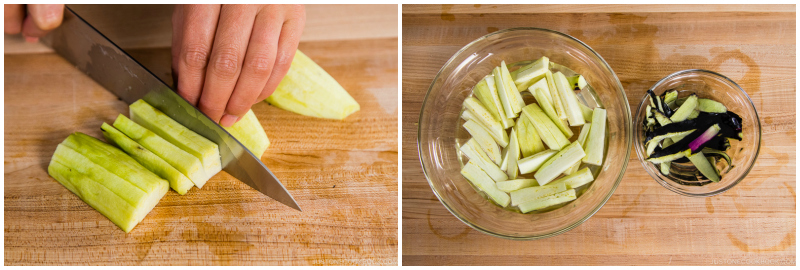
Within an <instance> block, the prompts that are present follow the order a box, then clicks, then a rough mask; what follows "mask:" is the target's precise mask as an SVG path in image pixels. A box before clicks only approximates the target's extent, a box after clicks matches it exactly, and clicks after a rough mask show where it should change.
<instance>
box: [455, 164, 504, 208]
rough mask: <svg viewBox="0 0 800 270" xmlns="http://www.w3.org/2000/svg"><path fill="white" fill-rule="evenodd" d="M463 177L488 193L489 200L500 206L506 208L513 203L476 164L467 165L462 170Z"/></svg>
mask: <svg viewBox="0 0 800 270" xmlns="http://www.w3.org/2000/svg"><path fill="white" fill-rule="evenodd" d="M461 175H463V176H464V177H465V178H467V180H469V181H470V182H472V184H473V185H474V186H475V187H477V188H478V189H479V190H481V191H483V192H484V193H486V195H488V196H489V198H491V199H492V200H493V201H494V202H495V203H497V204H498V205H500V206H502V207H506V206H508V203H509V202H510V201H511V199H510V198H509V196H508V194H506V193H505V192H503V191H501V190H499V189H497V186H496V185H495V182H493V181H492V180H491V178H490V177H489V176H488V175H486V173H484V172H483V170H481V168H479V167H478V166H477V165H475V163H472V162H469V163H467V165H466V166H464V168H462V169H461Z"/></svg>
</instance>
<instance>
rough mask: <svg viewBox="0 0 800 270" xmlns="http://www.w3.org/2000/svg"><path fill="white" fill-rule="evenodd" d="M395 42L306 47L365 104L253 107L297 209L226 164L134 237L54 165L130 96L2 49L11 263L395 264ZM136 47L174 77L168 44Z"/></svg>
mask: <svg viewBox="0 0 800 270" xmlns="http://www.w3.org/2000/svg"><path fill="white" fill-rule="evenodd" d="M394 14H395V15H396V14H397V12H396V10H395V12H394ZM389 16H391V13H390V14H389ZM395 21H396V20H395ZM392 27H394V28H395V29H396V28H397V26H396V24H395V25H394V26H392ZM395 31H396V30H395ZM397 45H398V40H397V37H388V38H387V37H381V36H378V37H375V38H367V37H358V38H355V39H343V40H327V41H310V42H302V43H301V44H300V50H302V51H303V52H304V53H306V54H307V55H308V56H309V57H311V58H312V59H314V60H315V61H316V62H317V63H318V64H319V65H320V66H322V67H323V68H324V69H325V70H327V71H328V72H329V73H330V74H331V76H333V77H334V78H335V79H336V80H337V81H339V83H340V84H341V85H342V86H343V87H344V88H345V89H347V90H348V92H349V93H350V94H351V95H352V96H353V98H355V100H356V101H358V103H359V104H360V105H361V111H359V112H357V113H355V114H353V115H351V116H350V117H348V118H347V119H345V120H343V121H334V120H323V119H316V118H311V117H305V116H301V115H297V114H294V113H291V112H288V111H284V110H280V109H278V108H276V107H273V106H270V105H269V104H267V103H259V104H256V105H254V106H253V111H254V112H255V114H256V115H257V116H258V118H259V120H260V122H261V124H262V125H263V126H264V129H265V130H266V133H267V135H268V136H269V139H270V141H271V143H272V144H271V145H270V148H269V149H268V150H267V152H266V153H265V154H264V155H263V156H262V157H261V160H262V161H263V162H264V163H265V164H266V165H267V167H269V168H270V169H271V170H272V172H273V173H274V174H275V175H276V176H277V177H278V178H279V179H280V180H281V181H282V182H283V184H284V185H285V186H286V188H287V189H288V190H289V192H291V193H292V195H293V196H294V198H295V199H296V200H297V202H298V203H299V204H300V206H301V207H302V208H303V210H304V211H303V212H299V211H296V210H294V209H292V208H289V207H287V206H284V205H283V204H281V203H278V202H276V201H274V200H272V199H270V198H269V197H266V196H265V195H263V194H261V193H259V192H258V191H255V190H253V189H252V188H250V187H249V186H247V185H245V184H243V183H241V182H239V181H238V180H236V179H234V178H233V177H231V176H230V175H228V174H227V173H225V172H222V173H220V174H218V175H216V176H214V177H213V178H211V180H209V182H208V183H207V184H206V186H204V187H203V189H200V190H198V189H197V188H196V187H195V188H193V189H192V190H190V191H189V192H188V193H187V194H186V195H184V196H181V195H178V194H177V193H175V192H174V191H170V192H169V193H167V195H166V196H165V197H164V198H163V199H162V200H161V201H160V202H159V204H158V205H157V206H156V207H155V209H153V211H152V212H150V213H149V214H148V215H147V217H146V218H145V219H144V220H143V221H142V222H141V223H139V225H137V226H136V228H134V229H133V231H131V232H130V233H127V234H126V233H124V232H123V231H122V230H120V229H119V228H117V227H116V226H115V225H114V224H113V223H111V222H110V221H109V220H108V219H106V218H105V217H103V216H102V215H101V214H100V213H98V212H97V211H95V210H94V209H92V208H91V207H90V206H88V205H87V204H86V203H84V202H82V201H81V200H80V199H79V198H78V197H77V196H75V195H73V194H72V193H71V192H70V191H69V190H67V189H66V188H64V187H63V186H61V185H60V184H59V183H58V182H56V181H55V180H54V179H53V178H51V177H50V176H49V175H48V174H47V171H46V168H47V164H48V163H49V161H50V157H51V155H52V153H53V151H54V150H55V147H56V146H57V144H58V143H60V142H61V141H62V140H64V138H66V137H67V135H69V134H70V133H72V132H76V131H80V132H84V133H87V134H89V135H92V136H95V137H98V138H102V134H101V132H100V128H99V127H100V124H101V123H103V122H108V123H111V122H113V121H114V119H115V118H116V116H117V115H118V114H120V113H121V114H125V115H127V114H128V109H127V105H126V104H125V103H123V102H122V101H119V100H118V99H117V98H116V97H115V96H114V95H112V94H111V93H110V92H107V91H106V90H104V89H103V88H102V87H100V86H99V85H98V84H96V83H95V82H94V81H92V80H91V79H90V78H89V77H87V76H86V75H84V74H83V73H81V72H80V71H79V70H77V69H76V68H74V66H72V65H71V64H69V63H68V62H66V61H65V60H63V59H61V58H60V57H59V56H57V55H55V54H52V53H44V54H15V55H9V54H6V55H5V62H4V67H5V73H4V79H5V85H4V86H5V108H4V112H5V118H4V120H5V126H4V127H5V133H4V134H5V143H4V146H5V152H4V177H5V180H4V192H5V201H4V206H5V211H4V222H5V223H4V240H5V241H4V244H5V252H4V255H5V264H6V265H42V264H48V265H52V264H70V265H74V264H78V265H98V264H99V265H105V264H123V265H130V264H133V265H264V264H271V265H332V264H333V265H397V253H398V249H397V244H398V239H397V224H398V222H397V212H398V210H397V209H398V208H397V187H398V186H397V177H398V176H397V175H398V174H397V167H398V166H397V162H398V161H397V147H398V146H397V145H398V142H397V137H398V136H397V128H398V125H397V115H398V106H397V104H398V102H397V97H398V93H397V85H398V82H397V72H398V70H397V66H398V59H397V49H398V48H397ZM131 54H132V55H133V56H134V58H136V59H137V60H140V61H142V62H143V63H144V64H145V65H146V66H147V67H149V68H150V69H151V70H153V71H154V72H155V73H156V74H157V75H158V76H160V77H162V78H163V79H165V80H167V81H171V74H170V51H169V48H157V49H152V48H150V49H141V50H133V51H131Z"/></svg>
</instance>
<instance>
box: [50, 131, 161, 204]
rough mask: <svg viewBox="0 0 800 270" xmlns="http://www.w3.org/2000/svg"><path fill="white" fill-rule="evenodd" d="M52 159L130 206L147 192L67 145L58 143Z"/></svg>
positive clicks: (136, 202) (138, 201)
mask: <svg viewBox="0 0 800 270" xmlns="http://www.w3.org/2000/svg"><path fill="white" fill-rule="evenodd" d="M52 161H53V162H58V163H61V164H63V165H64V166H67V167H69V168H72V169H74V170H76V171H78V172H80V173H81V174H84V175H87V176H88V177H89V178H92V179H94V180H95V181H97V182H98V183H100V184H101V185H103V186H104V187H106V188H108V189H109V190H111V191H112V192H114V194H117V195H118V196H119V197H121V198H123V199H124V200H125V201H126V202H127V203H128V204H130V205H131V206H138V205H139V204H140V203H141V201H140V199H141V198H142V197H143V196H144V195H145V194H147V192H145V191H144V190H142V189H141V188H139V187H137V186H135V185H133V183H131V182H129V181H128V180H125V179H123V178H120V177H119V176H117V175H116V174H114V173H112V172H110V171H108V170H106V169H105V168H103V167H102V166H100V165H97V164H95V163H94V162H92V161H91V160H89V159H88V158H86V157H84V156H83V155H81V154H80V153H78V152H75V150H73V149H72V148H69V147H68V146H65V145H62V144H59V145H58V147H57V148H56V151H55V153H53V158H52Z"/></svg>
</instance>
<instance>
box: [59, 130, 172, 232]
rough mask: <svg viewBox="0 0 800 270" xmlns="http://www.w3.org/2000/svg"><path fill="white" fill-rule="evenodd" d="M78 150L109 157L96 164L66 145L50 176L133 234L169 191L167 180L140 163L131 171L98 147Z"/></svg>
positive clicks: (61, 146)
mask: <svg viewBox="0 0 800 270" xmlns="http://www.w3.org/2000/svg"><path fill="white" fill-rule="evenodd" d="M72 136H73V135H70V137H72ZM87 136H88V135H87ZM98 142H99V141H98ZM101 143H102V142H101ZM108 146H109V147H111V148H114V147H112V146H110V145H108ZM78 148H80V149H82V150H81V151H82V152H84V153H88V152H93V153H94V154H95V155H105V156H106V159H105V160H103V161H102V162H101V164H102V165H101V164H96V163H94V162H93V161H92V160H91V159H90V158H87V157H86V156H84V155H82V154H81V153H79V152H77V151H76V150H75V149H73V148H70V147H68V146H66V145H64V144H63V143H62V144H59V145H58V147H57V148H56V152H55V153H54V154H53V159H52V160H51V162H50V165H49V167H48V173H49V174H50V175H51V176H52V177H53V178H55V179H56V180H58V181H59V182H60V183H62V184H63V185H64V186H65V187H67V189H70V191H72V192H73V193H75V195H77V196H78V197H80V198H81V200H83V201H84V202H86V203H87V204H89V205H90V206H92V207H93V208H95V209H96V210H97V211H98V212H100V213H101V214H103V215H104V216H106V217H107V218H109V219H110V220H111V221H112V222H113V223H114V224H116V225H117V226H119V227H120V229H122V230H123V231H125V232H130V231H131V229H133V227H134V226H136V224H138V223H139V222H140V221H141V220H142V219H144V217H145V216H146V215H147V213H149V212H150V210H152V209H153V208H154V207H155V205H156V204H158V201H159V200H161V198H162V197H164V194H166V193H167V190H169V184H168V183H167V181H165V180H163V179H161V178H160V177H158V176H156V175H155V174H153V173H151V172H149V171H147V169H146V168H144V167H142V166H141V165H139V164H138V163H136V164H137V165H138V166H139V168H136V169H131V168H128V165H126V164H122V163H117V162H118V160H117V159H116V158H118V156H116V155H106V154H108V153H107V152H106V151H105V150H104V149H101V148H100V147H98V146H97V145H94V144H88V143H85V142H80V144H79V147H78ZM115 149H116V148H115ZM116 151H119V150H116ZM119 152H122V151H119ZM122 154H123V155H124V153H122ZM128 158H129V159H130V157H128ZM134 163H135V161H134ZM103 165H106V166H105V167H109V168H111V170H108V169H106V168H104V166H103ZM108 165H112V166H108ZM113 165H116V166H113ZM145 171H146V172H147V173H145ZM123 177H125V178H123Z"/></svg>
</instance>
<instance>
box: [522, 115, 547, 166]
mask: <svg viewBox="0 0 800 270" xmlns="http://www.w3.org/2000/svg"><path fill="white" fill-rule="evenodd" d="M517 139H518V142H519V149H520V151H521V152H522V157H529V156H531V155H533V154H536V153H538V152H541V151H544V149H545V148H544V143H543V142H542V138H541V137H539V132H537V131H536V128H535V127H533V123H531V121H530V120H529V119H528V117H527V116H525V114H524V113H523V114H520V116H519V118H517Z"/></svg>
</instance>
